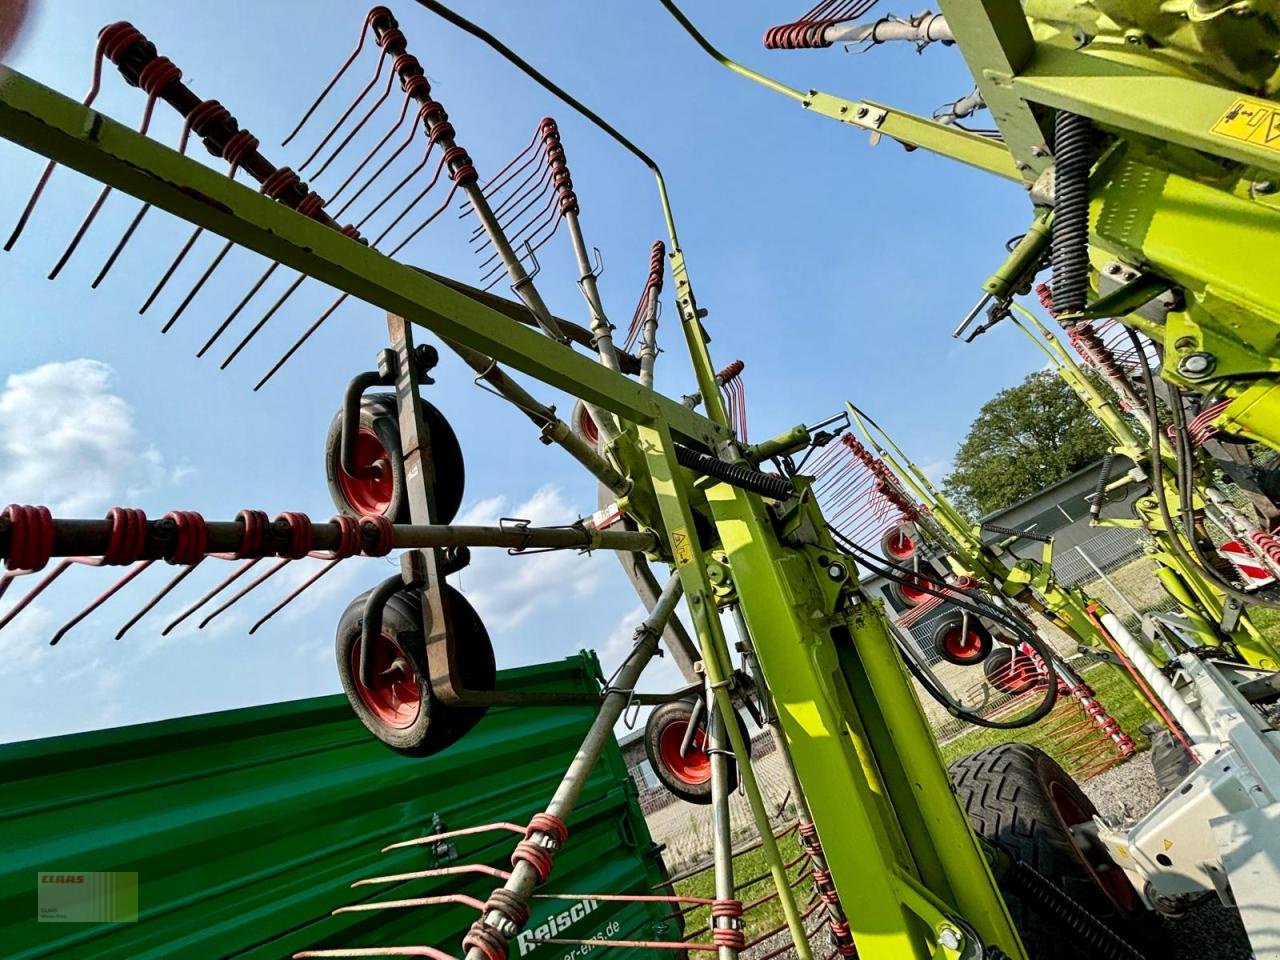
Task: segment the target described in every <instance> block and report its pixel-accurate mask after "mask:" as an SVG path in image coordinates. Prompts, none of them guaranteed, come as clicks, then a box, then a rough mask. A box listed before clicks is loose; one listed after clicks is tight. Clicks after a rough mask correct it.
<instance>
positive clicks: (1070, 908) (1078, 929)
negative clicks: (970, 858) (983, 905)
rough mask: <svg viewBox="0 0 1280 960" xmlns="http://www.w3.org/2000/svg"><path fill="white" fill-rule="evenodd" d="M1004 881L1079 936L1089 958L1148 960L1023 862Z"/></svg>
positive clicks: (1016, 863) (1015, 862)
mask: <svg viewBox="0 0 1280 960" xmlns="http://www.w3.org/2000/svg"><path fill="white" fill-rule="evenodd" d="M1005 882H1006V883H1007V884H1008V885H1009V886H1010V887H1011V888H1012V889H1013V890H1014V892H1016V893H1017V894H1018V895H1019V897H1020V898H1021V899H1023V900H1026V901H1029V902H1030V903H1033V904H1035V905H1036V906H1037V907H1038V908H1039V909H1040V912H1042V913H1043V914H1044V915H1045V916H1047V917H1049V918H1051V919H1053V920H1054V921H1055V922H1056V923H1057V924H1058V925H1059V926H1061V927H1062V928H1063V929H1064V930H1066V931H1069V932H1070V933H1072V934H1074V935H1075V936H1077V937H1079V938H1080V942H1079V944H1078V946H1080V947H1089V948H1091V950H1090V952H1089V954H1088V955H1089V956H1090V957H1094V958H1097V960H1146V957H1145V955H1144V954H1142V953H1141V952H1140V951H1138V950H1136V949H1134V948H1133V947H1132V946H1130V945H1129V944H1128V943H1127V942H1126V941H1125V940H1123V939H1121V937H1120V935H1119V934H1117V933H1116V932H1115V931H1114V930H1112V929H1111V928H1110V927H1108V926H1107V925H1106V924H1105V923H1103V922H1102V921H1101V920H1099V919H1098V918H1097V917H1095V916H1094V915H1093V914H1091V913H1090V912H1089V911H1088V910H1086V909H1085V908H1084V907H1083V906H1081V905H1080V904H1079V903H1078V902H1077V901H1076V900H1075V899H1074V898H1073V897H1071V896H1069V895H1068V894H1066V893H1064V892H1063V891H1062V890H1060V889H1059V888H1058V887H1057V886H1056V885H1055V884H1053V883H1052V882H1050V881H1049V880H1047V879H1046V878H1045V877H1043V876H1041V875H1040V874H1039V873H1037V872H1036V871H1035V870H1034V869H1033V868H1031V867H1030V866H1028V865H1027V864H1026V863H1024V862H1023V861H1021V860H1015V861H1014V862H1013V865H1012V867H1011V869H1010V870H1009V872H1008V873H1007V874H1005ZM1072 946H1077V944H1072Z"/></svg>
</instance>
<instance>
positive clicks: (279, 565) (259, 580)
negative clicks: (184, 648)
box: [196, 560, 293, 630]
mask: <svg viewBox="0 0 1280 960" xmlns="http://www.w3.org/2000/svg"><path fill="white" fill-rule="evenodd" d="M291 563H293V561H292V560H279V561H277V562H276V563H274V564H273V565H272V566H271V568H270V569H269V570H267V571H266V572H265V573H263V574H261V575H259V576H258V577H256V578H255V579H254V581H253V582H252V583H250V584H249V585H248V586H247V587H244V588H242V589H241V590H240V591H239V592H238V593H237V594H236V595H235V596H234V597H232V598H231V599H230V600H228V601H227V602H226V603H224V604H223V605H222V606H220V607H219V608H218V609H217V610H215V611H213V613H211V614H209V615H208V616H207V617H205V618H204V619H203V620H201V621H200V623H199V625H198V626H197V627H196V629H197V630H203V629H204V628H205V627H207V626H208V625H209V622H210V621H211V620H212V619H213V618H214V617H216V616H218V614H220V613H222V612H223V611H224V610H226V609H227V608H228V607H231V606H232V605H234V604H236V603H238V602H239V601H240V600H242V599H243V598H244V597H245V596H247V595H248V594H249V593H251V592H252V591H253V590H255V589H257V588H258V587H259V586H261V585H262V584H264V583H266V582H267V580H269V579H270V578H271V577H273V576H275V575H276V574H277V573H279V572H280V571H281V570H283V569H284V568H285V567H287V566H288V565H289V564H291ZM219 589H221V588H219Z"/></svg>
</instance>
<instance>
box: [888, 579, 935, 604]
mask: <svg viewBox="0 0 1280 960" xmlns="http://www.w3.org/2000/svg"><path fill="white" fill-rule="evenodd" d="M889 589H890V590H891V591H893V595H894V596H895V597H896V598H897V599H898V602H899V603H901V604H902V605H903V606H904V607H918V606H920V604H922V603H924V602H925V601H926V600H928V599H929V598H930V597H932V596H934V595H935V594H936V593H937V592H938V591H939V590H940V589H941V588H940V587H939V586H938V585H937V584H935V583H933V582H932V581H931V580H930V579H929V578H928V577H926V576H925V575H924V574H920V573H907V574H903V577H902V581H898V580H891V581H889Z"/></svg>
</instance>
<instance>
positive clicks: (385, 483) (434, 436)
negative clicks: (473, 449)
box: [324, 393, 466, 523]
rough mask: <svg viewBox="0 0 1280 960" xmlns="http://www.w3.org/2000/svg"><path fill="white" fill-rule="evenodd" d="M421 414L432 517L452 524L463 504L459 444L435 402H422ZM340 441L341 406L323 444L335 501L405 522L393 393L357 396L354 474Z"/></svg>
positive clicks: (345, 508) (348, 510) (354, 511)
mask: <svg viewBox="0 0 1280 960" xmlns="http://www.w3.org/2000/svg"><path fill="white" fill-rule="evenodd" d="M422 417H423V420H424V421H425V425H426V428H427V431H428V434H429V435H430V437H431V462H432V466H433V467H434V469H435V501H436V514H437V516H436V518H435V519H436V522H437V523H451V522H452V521H453V518H454V517H455V516H457V513H458V508H459V507H460V506H461V505H462V494H463V490H464V488H465V484H466V471H465V466H464V464H463V459H462V448H461V447H460V446H459V445H458V437H457V435H456V434H455V433H454V432H453V427H451V426H450V425H449V421H448V420H446V419H445V416H444V414H442V413H441V412H440V411H439V409H438V408H436V406H435V405H434V404H432V403H429V402H428V401H426V400H423V401H422ZM341 440H342V411H338V413H337V415H336V416H335V417H334V418H333V422H332V423H331V424H330V425H329V435H328V436H327V437H326V438H325V447H324V461H325V475H326V477H327V478H328V482H329V496H330V497H331V498H332V500H333V503H334V506H335V507H337V508H338V510H340V511H341V512H342V513H345V514H348V515H350V516H356V517H371V516H381V517H386V518H387V519H388V520H391V521H392V522H393V523H408V522H409V498H408V495H407V491H406V490H405V481H404V458H403V455H402V453H401V447H400V420H399V416H398V414H397V405H396V398H395V395H394V394H390V393H373V394H368V395H366V396H364V397H362V398H361V399H360V420H359V427H358V430H357V433H356V441H355V460H356V471H355V473H354V474H350V473H347V472H346V471H345V470H343V469H342V466H341V463H340V460H339V457H340V447H341Z"/></svg>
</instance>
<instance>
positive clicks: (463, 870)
mask: <svg viewBox="0 0 1280 960" xmlns="http://www.w3.org/2000/svg"><path fill="white" fill-rule="evenodd" d="M468 873H478V874H480V875H482V876H486V877H493V878H494V879H496V880H506V879H508V878H509V877H510V876H511V874H510V873H509V872H508V871H506V870H499V869H498V868H497V867H491V866H489V865H488V864H487V863H458V864H454V865H453V866H449V867H435V868H433V869H431V870H414V871H413V872H411V873H392V874H388V875H387V876H384V877H365V878H364V879H363V880H356V881H355V882H354V883H352V884H351V886H353V887H368V886H371V885H373V884H375V883H399V882H400V881H403V880H426V879H429V878H431V877H454V876H459V875H462V874H468Z"/></svg>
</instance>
